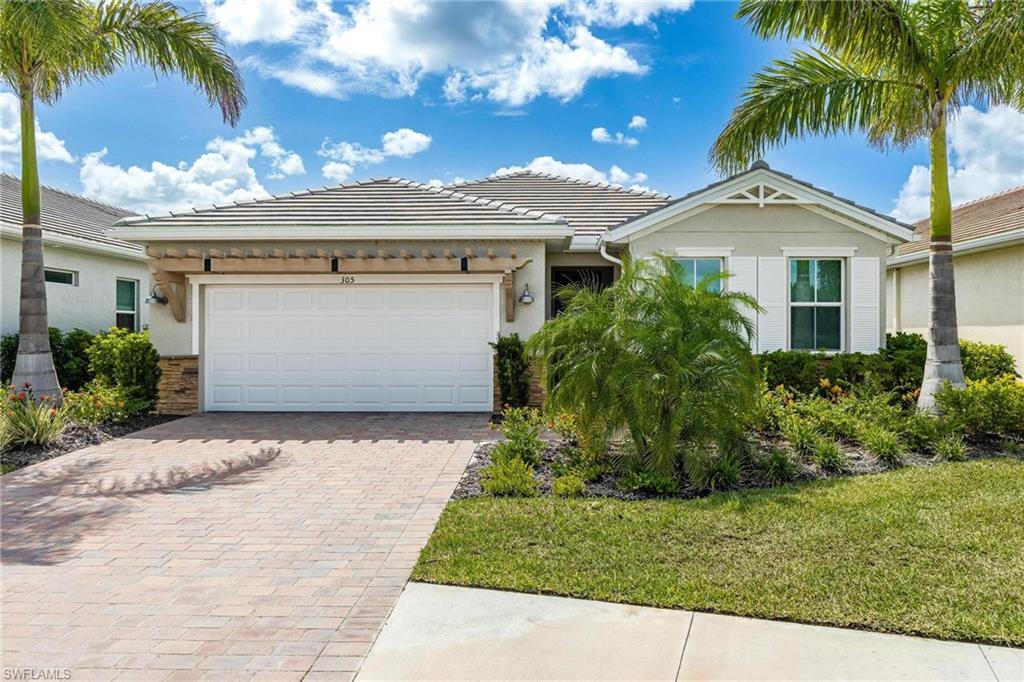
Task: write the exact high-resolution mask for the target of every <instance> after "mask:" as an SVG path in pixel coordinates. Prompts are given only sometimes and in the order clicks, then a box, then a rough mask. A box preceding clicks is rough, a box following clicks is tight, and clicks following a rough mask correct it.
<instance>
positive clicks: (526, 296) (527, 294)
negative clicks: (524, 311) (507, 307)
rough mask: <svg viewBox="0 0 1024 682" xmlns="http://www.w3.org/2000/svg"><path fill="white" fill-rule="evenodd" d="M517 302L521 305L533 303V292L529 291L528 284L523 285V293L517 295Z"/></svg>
mask: <svg viewBox="0 0 1024 682" xmlns="http://www.w3.org/2000/svg"><path fill="white" fill-rule="evenodd" d="M519 302H520V303H522V304H523V305H530V304H531V303H533V292H532V291H530V285H529V284H527V285H526V286H525V287H523V295H522V296H520V297H519Z"/></svg>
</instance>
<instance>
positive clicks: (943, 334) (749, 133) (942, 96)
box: [710, 0, 1024, 411]
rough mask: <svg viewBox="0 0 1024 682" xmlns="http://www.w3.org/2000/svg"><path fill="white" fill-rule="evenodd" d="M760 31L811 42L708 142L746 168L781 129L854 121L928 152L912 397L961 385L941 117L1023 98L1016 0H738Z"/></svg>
mask: <svg viewBox="0 0 1024 682" xmlns="http://www.w3.org/2000/svg"><path fill="white" fill-rule="evenodd" d="M737 16H738V17H741V18H745V19H746V20H747V22H748V24H750V26H751V27H752V29H753V31H754V33H755V34H756V35H758V36H760V37H761V38H779V37H781V38H787V39H796V40H802V41H806V42H808V43H810V44H811V45H812V46H813V47H812V49H811V50H809V51H808V50H794V51H793V53H792V55H791V56H790V58H788V59H784V60H777V61H775V62H773V63H772V64H771V65H770V66H767V67H765V68H764V69H763V70H762V71H760V72H759V73H756V74H755V75H754V77H753V79H752V82H751V83H750V85H749V86H748V88H747V90H746V91H745V92H744V94H743V99H742V101H741V103H740V105H739V106H738V107H737V108H736V109H735V110H734V111H733V113H732V117H731V118H730V120H729V123H728V124H727V125H726V127H725V129H724V130H723V131H722V133H721V134H720V135H719V137H718V139H717V140H716V141H715V144H714V146H713V147H712V149H711V153H710V158H711V162H712V163H713V164H714V165H715V166H717V167H718V168H719V169H720V170H722V171H736V170H739V169H742V168H745V167H746V166H747V165H748V164H749V163H750V162H751V161H754V160H756V159H758V158H760V157H761V156H763V154H764V153H765V151H766V150H767V149H768V148H772V147H777V146H779V145H782V144H784V143H785V142H786V141H787V140H788V139H790V138H791V137H795V138H799V137H802V136H804V135H809V134H825V135H834V134H837V133H849V132H853V131H863V132H864V133H865V134H866V135H867V139H868V141H869V142H870V143H871V144H872V145H873V146H875V147H877V148H880V149H883V150H887V149H892V148H896V149H905V148H907V147H910V146H911V145H913V144H914V143H916V142H918V141H920V140H925V139H927V140H928V142H929V149H930V152H931V244H930V253H929V268H930V278H929V281H930V284H929V289H930V292H929V293H930V309H929V311H930V312H929V322H928V356H927V361H926V365H925V374H924V381H923V383H922V386H921V395H920V398H919V400H918V406H919V407H920V408H921V409H924V410H929V411H934V409H935V392H936V391H937V390H938V389H939V388H941V387H942V385H943V384H945V383H946V382H951V383H952V384H954V385H956V386H963V384H964V374H963V368H962V366H961V363H960V347H959V344H958V336H957V322H956V295H955V288H954V279H953V254H952V243H951V242H952V207H951V205H950V197H949V170H948V161H947V151H946V125H947V122H948V120H949V118H950V117H951V116H953V115H955V114H956V112H957V111H958V110H959V109H960V108H961V107H962V106H963V105H965V104H970V103H974V104H978V105H982V106H983V105H986V104H1007V105H1010V106H1013V107H1016V108H1024V3H1022V2H1020V1H1019V0H973V1H967V0H920V1H911V0H828V1H821V2H802V1H800V0H742V2H741V3H740V9H739V12H738V14H737Z"/></svg>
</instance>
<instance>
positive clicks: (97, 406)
mask: <svg viewBox="0 0 1024 682" xmlns="http://www.w3.org/2000/svg"><path fill="white" fill-rule="evenodd" d="M140 408H141V406H140V405H139V404H138V402H137V401H133V400H132V399H131V397H130V396H128V395H126V393H125V391H124V389H122V388H120V387H118V386H107V385H106V384H102V383H94V384H91V385H89V386H87V387H85V388H83V389H82V390H80V391H65V392H64V404H63V406H62V407H61V409H62V410H63V411H64V415H65V416H66V417H67V418H68V419H69V420H70V421H73V422H76V423H78V424H101V423H103V422H113V423H115V424H119V423H122V422H124V421H125V420H127V419H128V417H129V416H130V415H132V414H134V413H135V412H138V411H140Z"/></svg>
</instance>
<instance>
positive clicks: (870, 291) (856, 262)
mask: <svg viewBox="0 0 1024 682" xmlns="http://www.w3.org/2000/svg"><path fill="white" fill-rule="evenodd" d="M879 278H880V273H879V259H878V258H851V259H850V325H851V327H852V328H851V329H850V350H851V351H852V352H854V353H875V352H877V351H878V338H879V336H881V330H880V329H879V321H878V320H879V316H880V314H881V313H880V310H879V306H880V305H881V295H882V287H881V285H880V284H879Z"/></svg>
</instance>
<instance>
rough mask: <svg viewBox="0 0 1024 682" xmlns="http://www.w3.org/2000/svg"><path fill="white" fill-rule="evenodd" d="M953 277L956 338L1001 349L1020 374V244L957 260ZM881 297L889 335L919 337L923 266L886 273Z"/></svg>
mask: <svg viewBox="0 0 1024 682" xmlns="http://www.w3.org/2000/svg"><path fill="white" fill-rule="evenodd" d="M954 272H955V274H956V314H957V323H958V325H959V328H960V329H959V331H960V337H961V338H964V339H970V340H972V341H983V342H985V343H999V344H1002V345H1004V346H1006V348H1007V350H1009V351H1010V352H1011V353H1013V355H1014V357H1016V358H1017V371H1018V372H1021V373H1022V374H1024V244H1016V245H1013V246H1007V247H1004V248H1001V249H992V250H990V251H981V252H976V253H968V254H964V255H961V256H956V257H955V258H954ZM897 283H898V286H897ZM886 293H887V298H888V300H889V301H890V305H891V307H890V310H891V314H890V315H889V316H888V319H887V320H886V322H887V325H886V326H887V328H888V330H889V331H907V332H916V333H918V334H924V333H925V332H926V331H927V329H928V263H927V262H923V263H920V264H915V265H911V266H906V267H902V268H898V269H897V268H892V269H890V270H889V272H888V277H887V291H886Z"/></svg>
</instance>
